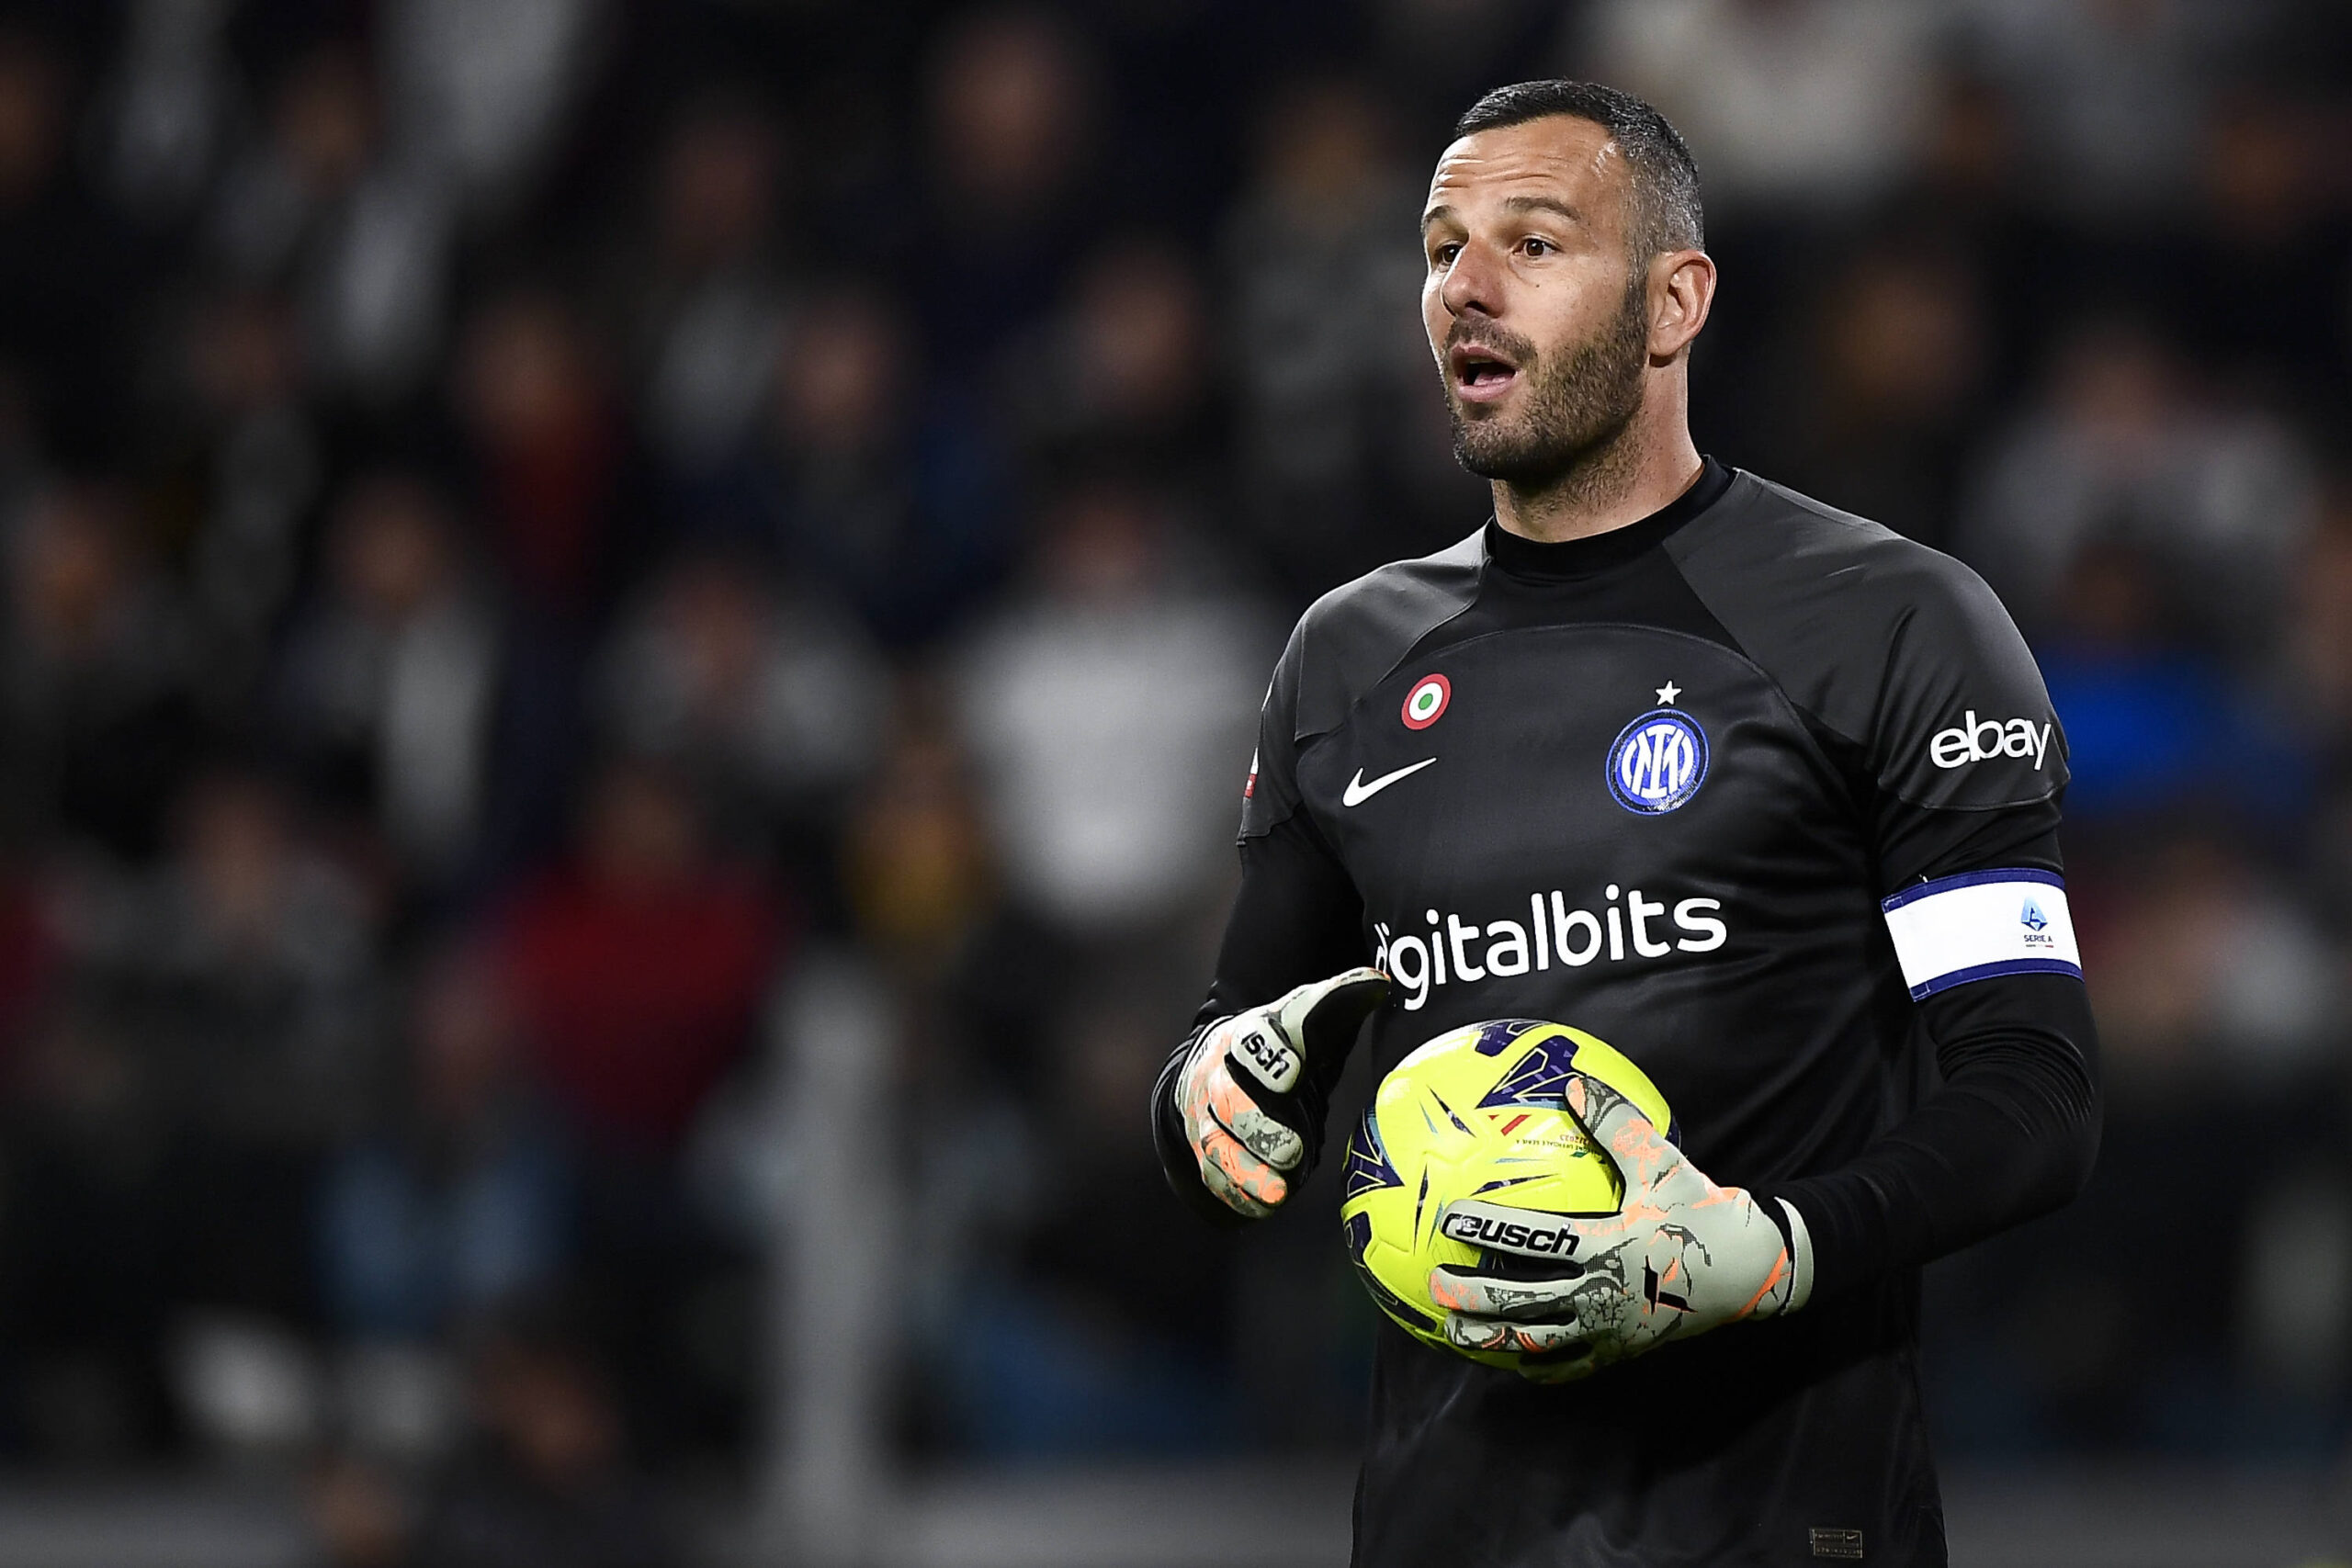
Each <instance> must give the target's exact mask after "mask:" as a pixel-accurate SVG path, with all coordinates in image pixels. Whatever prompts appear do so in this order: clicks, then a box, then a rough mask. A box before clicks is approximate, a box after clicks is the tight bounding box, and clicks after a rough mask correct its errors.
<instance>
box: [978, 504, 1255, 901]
mask: <svg viewBox="0 0 2352 1568" xmlns="http://www.w3.org/2000/svg"><path fill="white" fill-rule="evenodd" d="M1046 525H1047V531H1046V536H1045V538H1044V540H1043V541H1042V544H1041V547H1040V549H1039V552H1038V557H1037V562H1036V569H1035V579H1034V581H1033V583H1032V585H1031V587H1030V590H1029V592H1028V593H1027V594H1026V595H1024V596H1023V598H1022V599H1020V600H1017V601H1015V602H1014V604H1012V605H1011V606H1010V607H1008V609H1007V611H1006V612H1005V614H1004V615H1003V616H1002V618H1001V619H1000V620H999V621H998V622H997V623H996V624H995V625H994V626H991V627H989V628H988V629H987V630H986V631H985V632H984V633H983V634H982V635H981V636H980V637H979V639H978V642H977V643H976V644H975V645H974V646H973V647H972V648H971V649H970V650H969V651H968V652H967V654H966V656H965V657H964V658H963V659H962V660H960V661H959V663H958V667H957V705H958V709H959V716H960V720H961V728H962V729H963V731H964V733H965V734H966V735H967V736H968V737H970V739H971V745H972V749H973V752H974V755H975V756H976V757H977V758H978V761H979V764H980V770H981V777H982V779H983V780H984V783H985V798H986V800H987V802H988V810H989V820H990V823H991V825H992V827H993V829H994V832H995V839H996V842H997V843H998V845H999V846H1000V847H1001V852H1002V855H1003V863H1004V866H1005V869H1006V873H1007V876H1008V878H1009V882H1010V886H1011V887H1012V891H1013V892H1014V893H1015V894H1016V895H1017V896H1018V897H1021V898H1022V899H1023V900H1024V901H1025V902H1026V903H1027V905H1028V906H1029V907H1030V908H1032V909H1033V910H1034V911H1035V913H1037V914H1038V915H1040V916H1042V917H1044V918H1045V919H1046V920H1047V921H1049V922H1050V923H1051V924H1053V925H1054V926H1056V927H1057V928H1059V929H1060V930H1062V931H1066V932H1068V933H1070V934H1071V935H1074V936H1076V935H1083V936H1085V937H1088V938H1091V939H1093V940H1101V939H1103V938H1105V937H1114V936H1117V935H1120V934H1140V933H1141V932H1142V931H1148V930H1149V929H1150V928H1151V927H1152V925H1153V924H1154V923H1155V922H1157V921H1160V920H1164V919H1169V918H1170V917H1172V916H1175V915H1177V914H1179V913H1181V912H1182V910H1184V909H1185V908H1186V907H1187V905H1188V903H1189V901H1190V900H1192V899H1193V898H1194V897H1198V896H1199V895H1200V894H1202V893H1203V892H1204V890H1205V889H1206V887H1207V886H1209V885H1210V882H1211V879H1212V878H1214V877H1215V876H1216V874H1217V873H1218V872H1219V871H1221V870H1222V869H1223V866H1222V857H1221V856H1219V855H1218V854H1217V853H1216V846H1217V844H1218V843H1219V841H1220V840H1221V839H1222V837H1223V833H1222V829H1225V828H1227V826H1228V823H1227V818H1229V817H1230V815H1231V812H1232V809H1233V802H1234V800H1235V798H1236V796H1235V791H1236V789H1237V788H1238V785H1237V784H1236V780H1237V779H1238V778H1239V777H1240V776H1241V771H1242V770H1243V769H1244V764H1245V762H1246V760H1247V758H1248V756H1249V752H1250V735H1249V731H1250V718H1251V712H1252V709H1253V708H1254V706H1255V704H1256V699H1257V697H1258V696H1259V694H1260V693H1261V691H1262V690H1263V684H1264V681H1265V671H1267V670H1268V669H1269V668H1271V667H1272V664H1271V661H1272V653H1273V647H1272V631H1273V628H1272V626H1269V625H1268V624H1267V622H1266V621H1265V620H1264V619H1263V618H1262V617H1261V615H1259V614H1258V612H1257V610H1256V608H1255V607H1254V606H1252V605H1250V604H1248V603H1246V602H1244V601H1242V600H1239V599H1238V598H1237V597H1235V596H1234V595H1233V594H1232V593H1231V592H1229V591H1224V590H1220V589H1219V588H1217V587H1216V586H1215V585H1214V584H1213V583H1210V582H1202V581H1187V580H1186V569H1187V567H1188V565H1189V564H1190V563H1188V562H1186V561H1185V560H1184V559H1183V557H1182V546H1181V542H1180V541H1179V540H1177V539H1175V538H1173V537H1171V536H1170V534H1169V532H1168V529H1167V525H1166V522H1165V520H1164V518H1163V517H1162V516H1161V515H1160V514H1159V513H1158V511H1157V510H1156V509H1155V502H1154V499H1153V498H1152V497H1150V496H1148V495H1146V494H1142V493H1138V492H1136V491H1129V490H1125V489H1120V488H1109V487H1105V488H1092V489H1085V490H1080V491H1076V492H1074V493H1072V494H1070V495H1068V496H1066V497H1064V498H1063V499H1062V500H1061V501H1060V502H1059V503H1058V504H1057V505H1056V506H1055V507H1054V508H1053V510H1052V511H1051V513H1049V515H1048V517H1047V519H1046Z"/></svg>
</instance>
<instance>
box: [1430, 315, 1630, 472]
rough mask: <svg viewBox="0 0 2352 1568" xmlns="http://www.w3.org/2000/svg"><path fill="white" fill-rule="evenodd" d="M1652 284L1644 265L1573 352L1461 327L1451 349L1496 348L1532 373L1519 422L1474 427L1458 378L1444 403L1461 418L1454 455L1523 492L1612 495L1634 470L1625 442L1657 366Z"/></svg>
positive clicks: (1494, 330)
mask: <svg viewBox="0 0 2352 1568" xmlns="http://www.w3.org/2000/svg"><path fill="white" fill-rule="evenodd" d="M1645 283H1646V279H1645V276H1643V274H1642V273H1641V272H1640V271H1639V270H1638V269H1637V270H1636V271H1635V273H1634V278H1633V281H1632V283H1631V285H1630V286H1629V287H1628V288H1626V290H1625V298H1624V299H1623V302H1622V304H1621V305H1620V306H1619V309H1618V310H1617V314H1616V316H1615V317H1614V318H1613V319H1612V320H1611V321H1609V322H1608V323H1607V324H1606V325H1604V326H1603V327H1602V328H1601V329H1600V331H1599V332H1598V333H1595V334H1594V335H1593V336H1592V337H1591V338H1589V339H1588V340H1587V341H1585V342H1584V343H1581V344H1577V346H1576V348H1575V350H1574V351H1573V352H1572V353H1569V354H1568V355H1566V357H1562V358H1556V359H1553V358H1547V357H1544V356H1542V355H1538V354H1537V353H1536V350H1535V345H1534V344H1532V343H1530V342H1529V341H1528V340H1527V339H1525V338H1523V337H1521V336H1519V335H1518V334H1517V333H1508V332H1504V331H1502V330H1501V329H1500V328H1498V327H1497V326H1494V325H1492V324H1489V325H1487V327H1486V329H1485V330H1483V331H1479V332H1468V331H1465V323H1464V321H1458V320H1457V321H1455V322H1454V325H1453V332H1452V333H1449V334H1448V335H1447V344H1448V346H1449V347H1451V346H1452V344H1453V342H1454V341H1455V340H1456V339H1458V338H1462V337H1470V338H1472V339H1474V340H1475V341H1478V342H1483V343H1487V344H1492V345H1493V346H1495V347H1496V348H1498V349H1501V350H1502V351H1503V352H1505V353H1507V354H1509V355H1510V356H1511V358H1512V359H1513V361H1514V362H1515V363H1517V364H1519V365H1521V367H1526V368H1525V369H1524V370H1523V371H1522V374H1526V375H1528V376H1529V385H1528V389H1527V398H1526V406H1525V407H1524V408H1523V409H1522V410H1521V412H1520V413H1519V416H1518V417H1517V418H1515V419H1487V420H1479V421H1474V420H1472V419H1470V418H1469V417H1467V415H1466V414H1465V413H1464V410H1463V406H1462V401H1461V400H1460V399H1459V398H1457V397H1456V396H1454V391H1453V384H1452V379H1451V378H1450V377H1448V376H1446V374H1445V372H1444V371H1443V370H1442V369H1441V371H1440V373H1439V374H1440V377H1441V378H1442V379H1443V380H1444V381H1445V402H1446V408H1447V410H1448V412H1451V413H1452V414H1453V457H1454V460H1455V461H1456V462H1459V463H1460V464H1461V465H1462V466H1463V467H1464V468H1467V469H1469V470H1470V471H1471V472H1472V473H1474V474H1476V475H1477V476H1478V477H1479V478H1480V479H1492V480H1494V481H1495V482H1497V483H1498V484H1503V485H1508V486H1510V488H1511V489H1513V490H1515V491H1523V492H1532V491H1549V492H1552V493H1554V494H1560V493H1563V492H1579V493H1581V492H1587V491H1595V492H1597V491H1605V490H1607V489H1608V488H1609V487H1610V484H1611V479H1612V476H1614V475H1615V473H1616V471H1617V470H1618V469H1619V468H1624V467H1626V466H1627V465H1626V463H1625V462H1624V461H1623V460H1621V459H1623V458H1625V457H1628V456H1629V454H1627V453H1626V452H1625V451H1624V446H1625V443H1624V441H1623V436H1624V434H1625V433H1626V431H1627V429H1628V428H1630V427H1631V425H1632V424H1633V423H1634V415H1635V414H1636V413H1638V412H1641V407H1642V378H1643V373H1644V372H1645V370H1646V369H1647V368H1648V365H1649V312H1648V309H1647V306H1648V299H1647V290H1646V288H1645Z"/></svg>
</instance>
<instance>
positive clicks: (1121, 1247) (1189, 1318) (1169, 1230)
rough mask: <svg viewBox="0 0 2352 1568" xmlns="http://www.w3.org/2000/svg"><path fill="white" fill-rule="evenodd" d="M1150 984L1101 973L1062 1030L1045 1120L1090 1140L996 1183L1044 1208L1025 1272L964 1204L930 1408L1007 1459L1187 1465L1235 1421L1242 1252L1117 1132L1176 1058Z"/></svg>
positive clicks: (1026, 1253) (1032, 1149)
mask: <svg viewBox="0 0 2352 1568" xmlns="http://www.w3.org/2000/svg"><path fill="white" fill-rule="evenodd" d="M1138 978H1139V976H1136V975H1135V974H1132V973H1113V974H1100V975H1097V976H1095V978H1094V980H1093V982H1092V983H1091V984H1086V985H1082V986H1081V987H1079V990H1078V994H1077V995H1075V996H1074V997H1072V998H1070V1001H1071V1005H1070V1006H1069V1010H1068V1012H1067V1014H1066V1015H1065V1017H1064V1019H1063V1021H1062V1023H1061V1026H1060V1027H1059V1028H1058V1029H1057V1031H1056V1032H1055V1033H1056V1035H1057V1038H1056V1040H1055V1042H1054V1044H1053V1047H1052V1048H1051V1051H1050V1055H1051V1056H1052V1058H1053V1061H1052V1064H1051V1070H1049V1071H1048V1072H1046V1074H1045V1075H1043V1077H1042V1080H1041V1083H1040V1086H1039V1087H1040V1090H1041V1092H1042V1095H1043V1096H1044V1098H1043V1100H1042V1101H1039V1100H1035V1099H1034V1098H1033V1100H1032V1103H1031V1105H1030V1108H1029V1109H1030V1113H1031V1114H1032V1115H1033V1116H1034V1117H1036V1118H1039V1119H1041V1120H1043V1121H1047V1122H1050V1124H1052V1125H1054V1126H1057V1127H1062V1128H1066V1129H1070V1130H1073V1131H1074V1132H1075V1134H1076V1136H1075V1137H1074V1138H1069V1137H1065V1138H1057V1139H1052V1140H1043V1141H1040V1140H1034V1139H1033V1140H1031V1141H1029V1142H1028V1143H1027V1144H1026V1145H1024V1147H1025V1151H1026V1152H1027V1153H1028V1154H1029V1156H1030V1157H1031V1158H1032V1159H1033V1160H1035V1162H1036V1164H1037V1166H1038V1168H1035V1169H1034V1170H1032V1171H1030V1172H1029V1173H1028V1179H1027V1180H1026V1181H1025V1182H1023V1181H1012V1182H1008V1181H1007V1179H1006V1177H1005V1175H1004V1173H1001V1172H998V1173H993V1174H992V1189H993V1190H994V1191H995V1192H996V1193H997V1194H998V1195H999V1196H1000V1197H1001V1194H1002V1193H1003V1192H1004V1191H1005V1190H1008V1189H1009V1190H1026V1191H1028V1192H1031V1193H1034V1194H1035V1201H1034V1202H1033V1203H1032V1204H1030V1205H1029V1206H1028V1208H1027V1211H1026V1212H1025V1213H1023V1214H1022V1215H1021V1216H1020V1235H1021V1237H1022V1239H1021V1241H1020V1242H1019V1243H1018V1244H1016V1247H1017V1250H1018V1252H1019V1253H1020V1254H1021V1255H1022V1259H1023V1264H1024V1266H1025V1267H1024V1268H1023V1270H1022V1272H1021V1273H1020V1274H1019V1275H1013V1276H1008V1275H1007V1273H1006V1272H1005V1271H1004V1269H1003V1268H1002V1266H1001V1262H1000V1261H999V1258H1001V1256H1002V1254H1001V1252H1000V1253H996V1254H994V1255H991V1254H990V1253H989V1251H986V1250H983V1249H981V1248H978V1247H973V1246H972V1245H971V1233H973V1232H975V1231H979V1230H980V1227H981V1226H982V1225H984V1224H986V1222H987V1220H988V1219H989V1218H990V1217H991V1216H988V1215H986V1214H985V1213H978V1212H976V1211H978V1209H979V1207H980V1203H981V1202H984V1201H985V1200H980V1201H975V1200H973V1199H969V1198H967V1199H966V1200H965V1201H964V1202H963V1204H962V1205H961V1206H960V1209H961V1213H960V1214H959V1218H960V1220H961V1224H960V1225H959V1226H958V1227H957V1229H958V1231H959V1233H960V1234H958V1235H956V1237H955V1239H954V1240H953V1241H951V1242H950V1243H949V1245H950V1246H951V1247H953V1248H954V1251H953V1252H951V1253H950V1255H949V1256H951V1257H954V1258H956V1260H957V1261H959V1262H961V1263H962V1264H963V1265H964V1267H965V1269H966V1272H965V1274H964V1275H963V1277H962V1278H961V1279H960V1280H957V1281H956V1288H955V1291H954V1295H953V1301H954V1303H955V1305H954V1311H953V1317H952V1319H951V1320H948V1321H944V1322H942V1323H939V1324H936V1325H933V1330H934V1333H933V1344H932V1346H931V1347H930V1348H931V1353H932V1355H933V1358H934V1363H933V1364H934V1370H933V1374H932V1376H933V1380H934V1382H935V1386H934V1387H933V1389H932V1390H931V1391H930V1396H931V1397H932V1398H933V1399H934V1400H937V1401H940V1402H941V1403H943V1404H944V1405H945V1406H946V1408H945V1409H944V1411H943V1412H942V1413H941V1416H942V1419H944V1420H945V1421H946V1422H948V1423H949V1424H950V1426H951V1429H953V1430H954V1431H955V1432H956V1435H957V1436H959V1437H960V1438H962V1439H963V1441H964V1442H966V1443H967V1444H968V1445H969V1446H971V1447H972V1448H974V1449H976V1450H978V1451H980V1452H981V1453H984V1454H987V1455H989V1456H990V1457H991V1458H994V1459H997V1460H999V1461H1004V1460H1014V1459H1027V1460H1036V1459H1046V1458H1058V1459H1062V1460H1065V1461H1068V1460H1072V1459H1076V1458H1079V1457H1080V1456H1088V1457H1093V1458H1101V1457H1103V1456H1108V1455H1118V1456H1134V1455H1147V1454H1155V1453H1168V1452H1182V1451H1183V1450H1185V1449H1186V1448H1188V1447H1192V1446H1195V1445H1197V1444H1199V1443H1200V1442H1202V1441H1203V1440H1204V1438H1206V1437H1207V1434H1209V1433H1211V1432H1214V1431H1216V1430H1219V1429H1220V1428H1221V1427H1224V1425H1225V1424H1226V1423H1227V1422H1229V1421H1230V1420H1232V1419H1233V1418H1234V1414H1233V1409H1234V1407H1233V1400H1234V1398H1235V1393H1234V1390H1233V1388H1232V1387H1231V1386H1230V1385H1229V1384H1228V1383H1227V1382H1226V1381H1225V1380H1224V1379H1223V1378H1221V1377H1220V1376H1218V1375H1217V1372H1216V1368H1217V1366H1218V1363H1219V1357H1220V1354H1221V1353H1222V1352H1223V1351H1224V1350H1225V1349H1226V1348H1227V1347H1226V1345H1225V1338H1226V1336H1227V1333H1228V1332H1229V1331H1230V1329H1231V1327H1232V1325H1231V1323H1230V1321H1229V1320H1228V1319H1227V1317H1226V1315H1225V1314H1222V1313H1221V1312H1220V1311H1219V1310H1218V1308H1219V1305H1220V1303H1219V1302H1218V1299H1217V1298H1218V1295H1219V1293H1220V1292H1219V1285H1218V1284H1217V1281H1218V1280H1220V1279H1221V1277H1222V1276H1223V1275H1224V1273H1225V1270H1226V1269H1227V1267H1229V1258H1230V1253H1231V1250H1232V1241H1233V1238H1232V1237H1231V1236H1230V1235H1221V1234H1219V1233H1217V1232H1215V1231H1211V1230H1207V1229H1204V1228H1202V1227H1191V1228H1180V1227H1176V1226H1173V1225H1170V1224H1167V1223H1166V1222H1167V1221H1168V1220H1169V1218H1170V1215H1171V1211H1170V1208H1169V1200H1168V1191H1167V1184H1166V1179H1165V1178H1164V1177H1163V1176H1161V1175H1160V1174H1159V1171H1158V1169H1157V1168H1156V1163H1155V1162H1153V1161H1152V1160H1150V1159H1148V1158H1147V1157H1146V1151H1145V1150H1143V1149H1142V1148H1141V1147H1139V1145H1138V1144H1137V1141H1136V1140H1135V1139H1133V1138H1122V1137H1119V1136H1117V1135H1116V1134H1115V1129H1116V1128H1117V1126H1118V1125H1119V1122H1120V1120H1121V1117H1120V1115H1119V1112H1118V1107H1120V1106H1124V1105H1132V1104H1134V1103H1135V1097H1136V1095H1139V1094H1140V1095H1144V1096H1145V1097H1146V1098H1147V1099H1148V1097H1149V1092H1150V1087H1151V1077H1152V1074H1153V1073H1154V1072H1155V1071H1156V1070H1157V1066H1158V1064H1157V1062H1156V1061H1155V1059H1154V1058H1155V1057H1157V1056H1159V1055H1160V1053H1159V1051H1158V1050H1157V1049H1155V1047H1154V1041H1155V1040H1156V1038H1157V1036H1158V1033H1159V1031H1157V1030H1156V1029H1155V1028H1154V1026H1153V1023H1152V1022H1151V1020H1152V1019H1153V1018H1154V1017H1156V1016H1158V1015H1159V1012H1160V1008H1159V1006H1157V1005H1155V1004H1156V1003H1158V1002H1159V1000H1160V999H1161V998H1155V997H1154V996H1152V994H1151V987H1148V986H1147V987H1140V988H1139V987H1137V985H1136V980H1137V979H1138ZM998 1223H999V1224H1002V1223H1003V1220H1002V1218H1001V1217H999V1218H998ZM982 1234H985V1233H984V1232H983V1233H982ZM943 1239H946V1238H944V1237H943ZM959 1244H960V1245H959ZM927 1261H929V1262H931V1263H933V1265H936V1263H937V1262H938V1261H939V1260H938V1259H936V1258H931V1259H927ZM1275 1418H1276V1419H1278V1418H1279V1417H1275Z"/></svg>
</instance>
